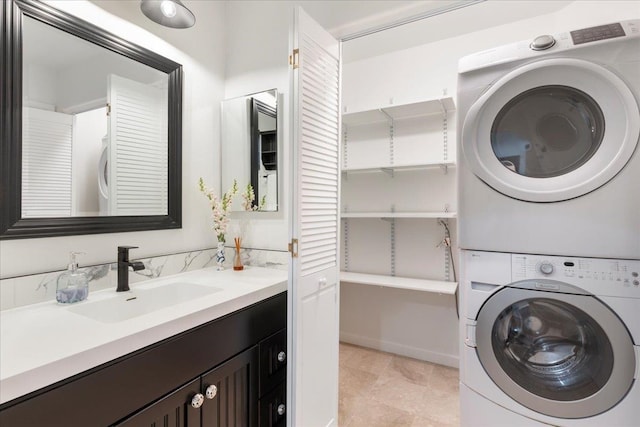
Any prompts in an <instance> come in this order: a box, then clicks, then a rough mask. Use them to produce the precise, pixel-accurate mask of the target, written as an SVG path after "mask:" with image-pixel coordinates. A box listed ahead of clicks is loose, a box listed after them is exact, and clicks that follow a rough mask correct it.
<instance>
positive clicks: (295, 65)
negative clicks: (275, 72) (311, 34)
mask: <svg viewBox="0 0 640 427" xmlns="http://www.w3.org/2000/svg"><path fill="white" fill-rule="evenodd" d="M299 54H300V49H293V53H292V54H291V55H289V65H291V66H292V67H293V69H294V70H295V69H297V68H298V66H299V65H300V64H299V62H298V58H299V57H300V55H299Z"/></svg>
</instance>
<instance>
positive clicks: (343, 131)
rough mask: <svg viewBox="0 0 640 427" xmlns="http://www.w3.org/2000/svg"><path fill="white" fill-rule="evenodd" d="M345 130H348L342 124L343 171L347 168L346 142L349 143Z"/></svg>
mask: <svg viewBox="0 0 640 427" xmlns="http://www.w3.org/2000/svg"><path fill="white" fill-rule="evenodd" d="M347 130H348V129H347V125H345V124H343V125H342V167H343V168H344V169H346V168H347V164H348V163H347V160H348V157H347V153H348V151H347V142H348V141H349V138H348V132H347Z"/></svg>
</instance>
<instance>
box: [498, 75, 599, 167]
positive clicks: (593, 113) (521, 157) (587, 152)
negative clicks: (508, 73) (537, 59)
mask: <svg viewBox="0 0 640 427" xmlns="http://www.w3.org/2000/svg"><path fill="white" fill-rule="evenodd" d="M604 127H605V123H604V115H603V114H602V110H601V109H600V107H599V106H598V104H597V103H596V102H595V101H594V99H593V98H591V97H590V96H589V95H587V94H586V93H584V92H582V91H580V90H578V89H575V88H572V87H568V86H541V87H537V88H534V89H530V90H528V91H526V92H523V93H521V94H520V95H518V96H516V97H515V98H513V99H512V100H511V101H509V102H508V103H507V104H506V105H505V106H504V107H502V109H501V110H500V111H499V112H498V115H497V116H496V119H495V120H494V122H493V126H492V128H491V147H492V149H493V152H494V153H495V155H496V156H497V158H498V159H499V160H500V162H501V163H502V164H503V165H504V166H505V167H506V168H508V169H509V170H511V171H513V172H515V173H517V174H519V175H523V176H527V177H531V178H549V177H555V176H559V175H564V174H567V173H569V172H571V171H573V170H575V169H578V168H579V167H581V166H582V165H583V164H585V163H586V162H587V161H588V160H589V159H590V158H591V157H592V156H593V155H594V153H595V152H596V151H597V150H598V147H599V146H600V143H601V142H602V138H603V137H604Z"/></svg>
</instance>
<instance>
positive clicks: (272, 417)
mask: <svg viewBox="0 0 640 427" xmlns="http://www.w3.org/2000/svg"><path fill="white" fill-rule="evenodd" d="M286 402H287V387H286V383H284V382H282V383H280V385H279V386H278V387H276V388H275V389H273V390H272V391H271V392H269V393H267V394H266V395H264V396H262V397H261V398H260V405H259V407H260V427H285V426H286V425H287V406H286Z"/></svg>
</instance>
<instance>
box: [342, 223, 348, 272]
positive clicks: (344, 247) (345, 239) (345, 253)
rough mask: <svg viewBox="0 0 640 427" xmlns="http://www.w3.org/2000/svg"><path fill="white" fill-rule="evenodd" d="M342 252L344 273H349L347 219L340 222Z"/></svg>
mask: <svg viewBox="0 0 640 427" xmlns="http://www.w3.org/2000/svg"><path fill="white" fill-rule="evenodd" d="M342 227H343V228H342V236H343V239H344V240H343V243H342V244H343V251H344V264H343V269H344V271H349V219H348V218H345V219H344V220H343V221H342Z"/></svg>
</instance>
